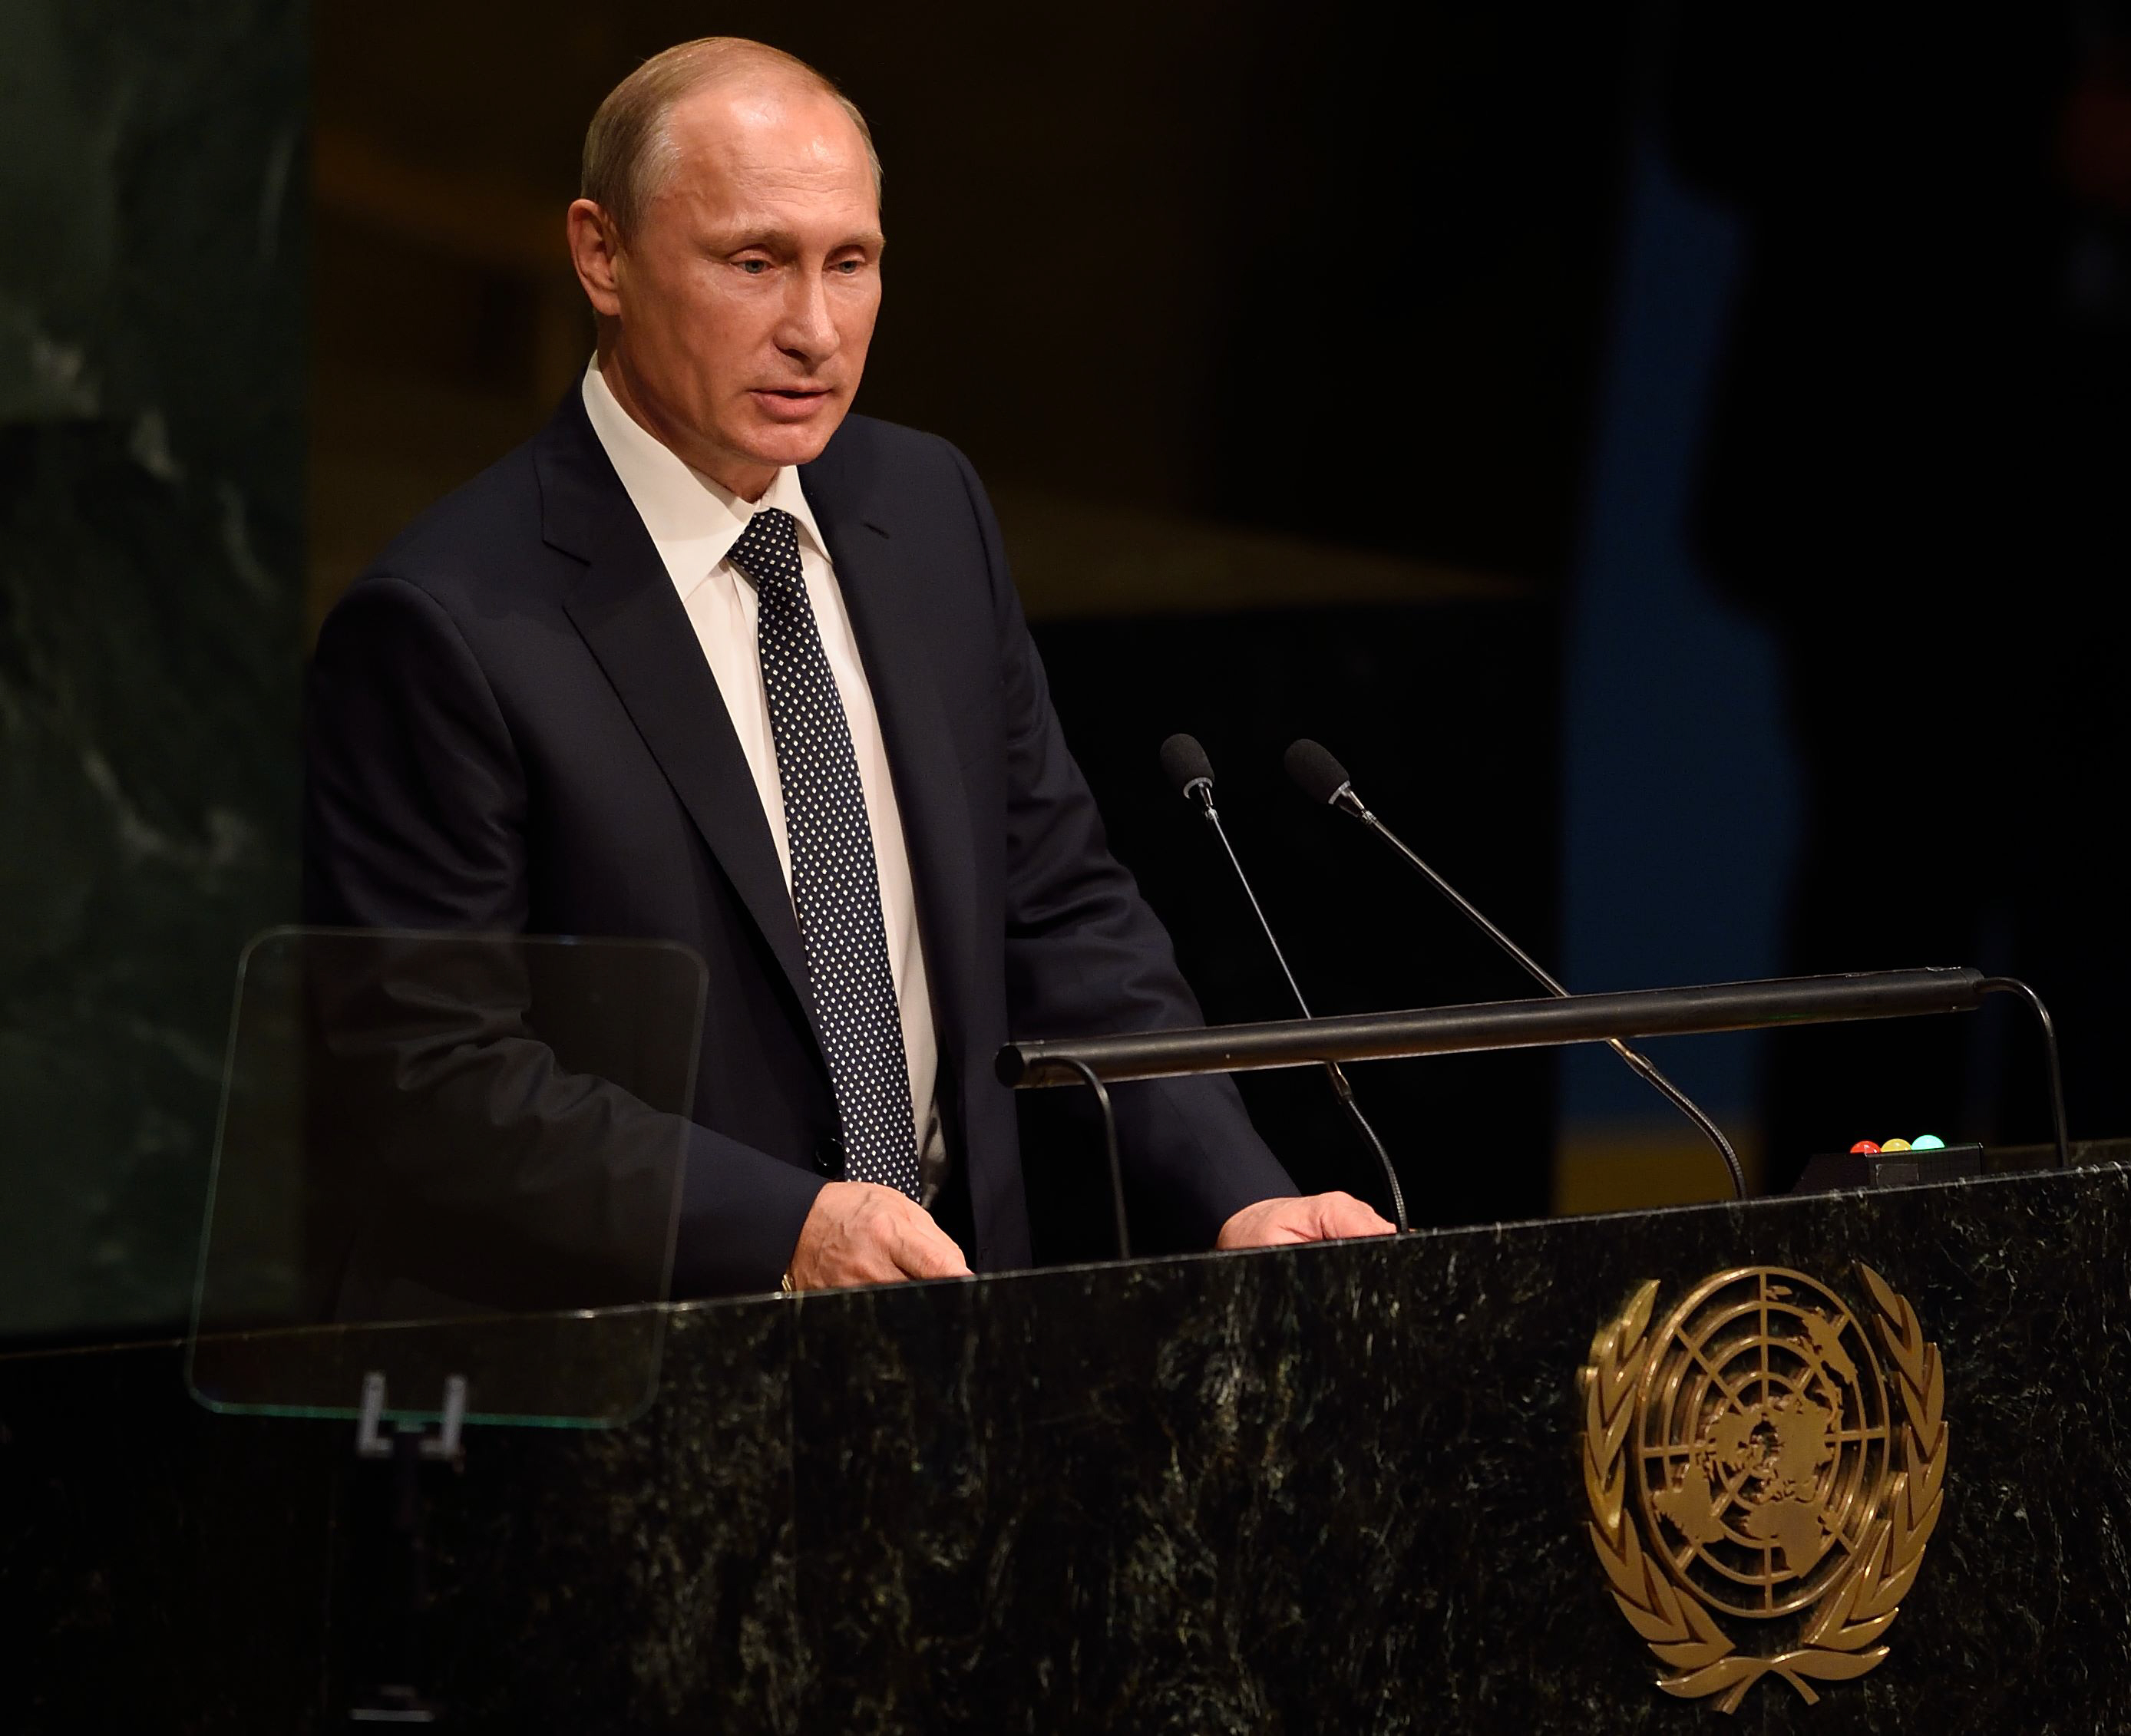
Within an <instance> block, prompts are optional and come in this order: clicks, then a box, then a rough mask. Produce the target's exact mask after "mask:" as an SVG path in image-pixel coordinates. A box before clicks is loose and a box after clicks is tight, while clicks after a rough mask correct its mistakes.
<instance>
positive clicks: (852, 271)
mask: <svg viewBox="0 0 2131 1736" xmlns="http://www.w3.org/2000/svg"><path fill="white" fill-rule="evenodd" d="M864 263H865V261H864V260H859V259H840V260H838V261H836V269H837V270H839V271H840V272H842V273H843V274H844V275H845V276H846V277H856V276H857V275H859V270H860V267H861V266H863V265H864Z"/></svg>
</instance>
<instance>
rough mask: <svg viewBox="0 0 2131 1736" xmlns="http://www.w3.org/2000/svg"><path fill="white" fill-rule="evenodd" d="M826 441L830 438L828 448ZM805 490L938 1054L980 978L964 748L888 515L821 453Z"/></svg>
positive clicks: (915, 586) (914, 580)
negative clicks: (824, 547)
mask: <svg viewBox="0 0 2131 1736" xmlns="http://www.w3.org/2000/svg"><path fill="white" fill-rule="evenodd" d="M831 450H833V447H832V448H831ZM799 474H800V480H801V481H802V485H804V487H805V488H806V490H807V504H808V505H810V506H811V507H812V508H813V509H814V516H815V519H816V522H817V523H818V524H820V525H821V535H822V538H823V540H824V541H826V543H828V545H829V558H830V559H831V561H832V562H835V563H836V583H837V586H838V587H839V588H840V590H841V591H842V592H843V596H844V606H845V609H846V610H849V611H850V618H851V630H852V632H853V634H855V636H856V638H857V640H858V646H859V655H860V659H861V660H862V661H863V662H864V665H865V672H866V681H867V684H868V685H869V686H870V687H871V688H872V689H873V697H874V710H875V711H876V712H877V713H878V714H879V718H880V729H881V737H882V740H883V743H884V745H885V746H886V748H887V749H888V768H889V770H890V772H892V773H893V777H894V780H895V801H896V806H897V807H898V810H900V811H901V813H902V816H903V839H904V842H905V844H907V847H908V850H909V855H910V872H911V880H912V886H913V889H914V891H915V893H916V897H917V930H918V935H919V937H920V939H921V940H922V942H923V943H924V947H925V960H926V974H927V979H928V980H929V981H930V983H931V988H932V994H933V998H934V1000H935V1002H936V1005H937V1008H938V1012H939V1016H940V1018H939V1023H940V1035H941V1048H942V1050H943V1054H944V1055H947V1056H948V1057H949V1058H951V1059H955V1060H956V1061H957V1062H958V1063H959V1061H960V1055H959V1050H960V1046H961V1045H960V1044H959V1043H956V1044H955V1045H953V1049H952V1050H950V1048H949V1038H950V1035H951V1033H957V1032H960V1031H963V1030H965V1029H966V1028H967V1026H966V1019H967V1015H968V1012H969V1007H968V993H969V987H970V985H971V984H972V983H975V982H976V981H977V980H978V948H977V945H976V935H975V927H974V925H975V913H976V890H977V870H976V856H975V851H974V849H972V847H971V842H970V804H969V796H968V792H967V791H966V790H965V788H964V786H963V783H962V777H961V769H960V757H959V756H958V755H957V753H956V752H955V739H954V735H953V733H952V732H951V729H949V727H948V724H947V714H946V707H945V706H944V705H943V704H942V703H941V696H940V680H939V676H938V674H937V672H936V670H935V669H934V667H933V664H932V660H931V657H930V655H929V654H928V653H927V650H926V647H925V638H924V629H923V625H922V624H923V623H924V621H925V620H926V619H928V618H929V614H930V611H928V610H926V609H925V608H924V607H923V606H922V601H923V599H922V591H921V587H922V585H923V583H924V576H923V574H922V573H920V572H917V571H912V570H911V567H910V564H909V552H908V551H907V549H905V548H903V547H902V546H901V545H900V544H898V543H897V541H896V539H895V538H893V535H891V534H890V533H889V531H888V528H887V524H886V515H885V514H884V513H882V512H880V511H879V510H878V509H876V508H875V507H874V505H873V504H872V503H871V502H869V500H867V499H866V498H865V496H864V493H863V492H862V491H861V490H858V489H855V488H849V487H847V486H846V485H845V482H846V479H845V477H843V476H840V475H838V474H836V473H835V472H834V471H831V469H830V466H827V465H826V464H823V463H816V464H813V465H808V466H804V467H802V470H801V471H800V473H799Z"/></svg>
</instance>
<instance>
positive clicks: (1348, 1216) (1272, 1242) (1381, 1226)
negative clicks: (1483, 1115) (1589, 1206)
mask: <svg viewBox="0 0 2131 1736" xmlns="http://www.w3.org/2000/svg"><path fill="white" fill-rule="evenodd" d="M1391 1233H1392V1232H1391V1226H1390V1225H1389V1224H1387V1223H1386V1222H1384V1221H1383V1219H1382V1218H1381V1217H1377V1214H1376V1213H1375V1212H1372V1211H1371V1210H1370V1209H1369V1208H1367V1206H1365V1205H1363V1204H1362V1203H1361V1201H1359V1200H1358V1199H1357V1198H1354V1196H1353V1194H1351V1193H1310V1194H1305V1195H1304V1196H1303V1197H1302V1198H1300V1199H1292V1198H1290V1199H1262V1200H1260V1201H1259V1202H1258V1203H1257V1204H1256V1205H1254V1206H1245V1207H1244V1208H1243V1210H1242V1211H1240V1212H1237V1213H1236V1215H1235V1216H1234V1217H1232V1218H1230V1219H1229V1220H1228V1222H1226V1223H1224V1224H1223V1225H1222V1226H1221V1234H1220V1236H1219V1239H1218V1240H1217V1241H1215V1242H1214V1246H1215V1247H1217V1248H1274V1247H1278V1246H1281V1245H1282V1244H1283V1243H1286V1242H1291V1241H1338V1239H1339V1238H1340V1237H1342V1236H1389V1235H1390V1234H1391ZM797 1282H798V1279H797V1278H795V1279H793V1283H795V1284H796V1283H797Z"/></svg>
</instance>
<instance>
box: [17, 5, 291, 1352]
mask: <svg viewBox="0 0 2131 1736" xmlns="http://www.w3.org/2000/svg"><path fill="white" fill-rule="evenodd" d="M306 13H307V7H305V6H304V4H303V3H301V0H189V3H184V0H162V3H158V4H156V5H143V4H141V3H139V0H0V221H4V234H5V237H6V238H5V241H4V242H3V243H0V1337H15V1336H19V1335H23V1334H46V1333H54V1332H66V1333H75V1334H84V1335H101V1334H104V1333H109V1332H124V1331H127V1330H129V1329H131V1328H132V1327H137V1326H141V1325H145V1324H147V1323H150V1322H164V1321H168V1320H170V1319H174V1318H179V1317H180V1316H181V1315H182V1313H184V1301H185V1297H186V1294H187V1291H188V1289H189V1284H190V1275H191V1265H192V1260H193V1253H194V1241H195V1238H196V1236H197V1233H198V1226H199V1212H200V1207H201V1203H202V1198H203V1189H204V1183H205V1179H206V1174H207V1166H208V1155H209V1152H210V1150H211V1147H212V1144H213V1124H214V1114H215V1107H216V1101H217V1084H218V1077H219V1074H220V1069H221V1058H222V1050H223V1042H224V1039H225V1034H226V1031H227V1024H228V1015H229V998H230V985H231V981H232V966H233V964H234V962H235V959H236V957H237V950H238V949H239V947H240V946H241V945H242V943H243V941H244V940H245V938H246V937H247V935H249V934H250V933H251V932H252V931H253V930H256V929H257V928H259V927H261V926H262V925H266V923H269V922H271V921H278V920H284V919H285V917H286V916H287V915H288V914H289V913H290V911H292V910H293V908H294V906H295V814H296V805H297V794H298V788H299V766H298V761H297V752H296V735H295V720H296V711H297V704H298V672H299V652H300V636H301V630H302V617H301V606H300V595H301V593H300V584H301V565H302V563H301V554H302V550H301V536H302V528H301V512H302V504H303V414H304V406H303V401H302V393H303V384H302V383H303V380H304V303H303V292H304V256H305V237H304V203H305V202H304V198H303V191H304V125H305V115H306V109H307V106H308V103H307V87H308V68H307V65H306V50H305V38H306V28H307V26H306Z"/></svg>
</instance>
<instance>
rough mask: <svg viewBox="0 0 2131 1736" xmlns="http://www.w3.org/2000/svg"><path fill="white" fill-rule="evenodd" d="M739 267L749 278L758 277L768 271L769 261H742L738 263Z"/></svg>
mask: <svg viewBox="0 0 2131 1736" xmlns="http://www.w3.org/2000/svg"><path fill="white" fill-rule="evenodd" d="M739 265H740V270H743V271H745V272H746V273H747V275H749V277H759V276H761V275H762V274H763V273H764V272H765V271H767V270H769V261H768V260H766V259H744V260H741V261H739Z"/></svg>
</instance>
